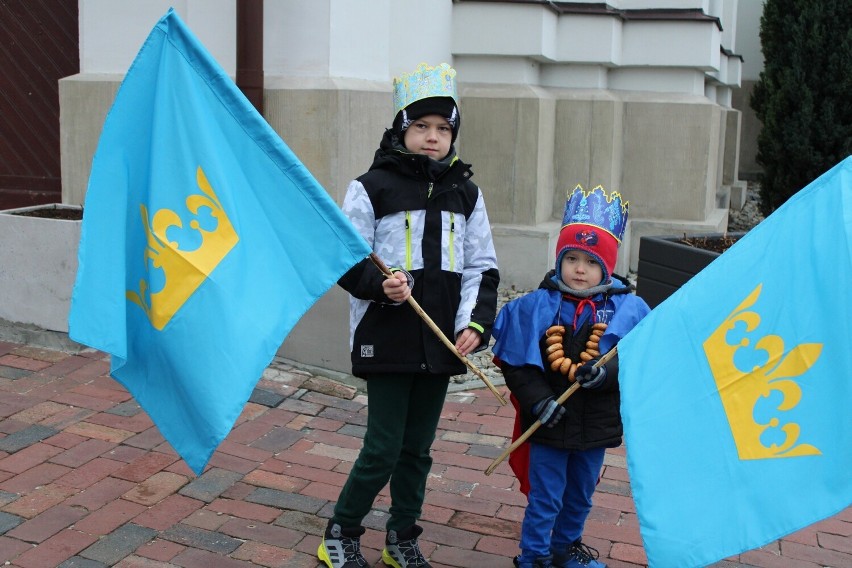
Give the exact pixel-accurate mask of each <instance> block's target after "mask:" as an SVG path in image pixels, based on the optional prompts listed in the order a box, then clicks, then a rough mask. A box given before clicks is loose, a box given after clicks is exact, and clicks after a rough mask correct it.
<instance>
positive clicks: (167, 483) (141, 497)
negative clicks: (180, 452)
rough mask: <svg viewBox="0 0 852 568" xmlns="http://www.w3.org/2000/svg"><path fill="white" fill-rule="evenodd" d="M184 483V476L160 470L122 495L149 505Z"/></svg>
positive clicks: (160, 499)
mask: <svg viewBox="0 0 852 568" xmlns="http://www.w3.org/2000/svg"><path fill="white" fill-rule="evenodd" d="M185 484H186V477H184V476H183V475H178V474H176V473H171V472H168V471H161V472H159V473H155V474H154V475H152V476H151V477H149V478H148V479H146V480H144V481H142V482H140V483H139V484H138V485H136V487H134V488H133V489H131V490H130V491H128V492H127V493H125V494H124V495H122V497H124V498H125V499H127V500H128V501H133V502H134V503H139V504H140V505H145V506H151V505H154V504H156V503H159V502H160V501H162V500H163V499H165V498H166V497H168V496H169V495H171V494H172V493H175V492H176V491H178V490H179V489H180V488H181V487H183V486H184V485H185Z"/></svg>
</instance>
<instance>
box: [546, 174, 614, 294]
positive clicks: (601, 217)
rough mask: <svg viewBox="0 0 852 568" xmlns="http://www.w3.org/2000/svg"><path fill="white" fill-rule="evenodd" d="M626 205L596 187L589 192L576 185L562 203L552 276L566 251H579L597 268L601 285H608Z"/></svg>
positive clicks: (557, 270) (558, 269)
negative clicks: (554, 266) (562, 210)
mask: <svg viewBox="0 0 852 568" xmlns="http://www.w3.org/2000/svg"><path fill="white" fill-rule="evenodd" d="M628 205H629V204H628V202H626V201H624V202H622V200H621V195H620V194H619V193H618V192H616V191H613V192H612V193H611V194H610V195H607V194H606V191H605V190H604V188H603V187H602V186H600V185H599V186H597V187H595V188H594V189H592V190H591V191H589V192H586V191H585V190H584V189H583V188H582V186H580V185H578V186H577V187H575V188H574V190H573V191H572V192H571V194H570V195H569V196H568V200H567V201H566V202H565V213H564V214H563V216H562V229H561V230H560V231H559V238H558V239H557V241H556V273H557V274H559V271H560V265H561V263H562V257H563V255H564V254H565V253H566V252H567V251H569V250H580V251H583V252H585V253H586V254H588V255H589V256H591V257H592V258H594V259H595V260H596V261H597V262H598V264H600V265H601V268H602V269H603V281H602V282H604V283H605V282H608V281H609V279H610V277H611V276H612V272H613V270H615V261H616V259H617V258H618V247H619V246H620V245H621V237H622V236H624V229H625V227H626V226H627V210H628Z"/></svg>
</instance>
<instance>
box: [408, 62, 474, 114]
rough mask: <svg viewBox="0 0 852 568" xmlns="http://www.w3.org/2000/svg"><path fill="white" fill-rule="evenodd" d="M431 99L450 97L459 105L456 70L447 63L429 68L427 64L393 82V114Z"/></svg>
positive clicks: (422, 64)
mask: <svg viewBox="0 0 852 568" xmlns="http://www.w3.org/2000/svg"><path fill="white" fill-rule="evenodd" d="M429 97H450V98H452V99H453V100H454V101H455V102H456V105H458V104H459V97H458V92H457V90H456V70H455V69H453V68H452V67H450V66H449V65H448V64H446V63H441V64H440V65H438V66H436V67H429V66H428V65H426V64H425V63H421V64H420V65H418V66H417V69H415V70H414V71H412V72H411V73H403V74H402V75H401V76H399V77H394V80H393V113H394V114H396V113H398V112H399V111H401V110H402V109H404V108H405V107H407V106H408V105H410V104H411V103H413V102H415V101H419V100H420V99H426V98H429Z"/></svg>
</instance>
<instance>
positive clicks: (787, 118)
mask: <svg viewBox="0 0 852 568" xmlns="http://www.w3.org/2000/svg"><path fill="white" fill-rule="evenodd" d="M760 43H761V50H762V51H763V57H764V68H763V71H762V72H761V73H760V78H759V80H758V82H757V84H756V85H755V88H754V91H753V92H752V96H751V101H750V102H751V107H752V108H753V109H754V110H755V112H756V114H757V117H758V118H759V119H760V121H761V122H762V123H763V127H762V129H761V132H760V134H759V136H758V140H757V148H758V152H757V162H758V164H760V165H761V166H762V167H763V172H762V174H761V176H760V180H759V181H760V183H761V194H760V198H761V211H762V213H763V214H764V215H769V214H770V213H771V212H772V211H774V210H775V209H777V208H778V207H779V206H780V205H782V204H783V203H784V202H785V201H787V199H789V198H790V196H792V195H793V194H794V193H796V192H797V191H798V190H800V189H802V188H803V187H804V186H806V185H807V184H808V183H810V182H811V181H813V180H814V179H816V178H817V177H819V176H820V175H821V174H822V173H824V172H825V171H826V170H828V169H830V168H831V167H832V166H834V165H835V164H837V163H838V162H840V161H842V160H843V159H844V158H846V157H847V156H849V154H850V153H852V1H850V0H818V1H814V0H766V2H765V4H764V7H763V16H762V17H761V20H760Z"/></svg>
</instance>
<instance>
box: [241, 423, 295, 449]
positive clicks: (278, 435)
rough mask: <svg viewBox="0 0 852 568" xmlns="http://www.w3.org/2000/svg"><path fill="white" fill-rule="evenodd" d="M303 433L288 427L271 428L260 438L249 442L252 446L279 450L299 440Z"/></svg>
mask: <svg viewBox="0 0 852 568" xmlns="http://www.w3.org/2000/svg"><path fill="white" fill-rule="evenodd" d="M302 437H303V434H302V433H301V432H296V431H294V430H290V429H289V428H273V429H272V430H270V431H269V432H267V433H266V435H264V436H263V437H261V438H258V439H257V440H256V441H254V442H252V443H251V444H249V445H250V446H251V447H252V448H259V449H261V450H268V451H270V452H273V453H274V452H280V451H281V450H285V449H287V448H289V447H290V446H292V445H293V444H295V443H296V442H297V441H299V440H301V439H302Z"/></svg>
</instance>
